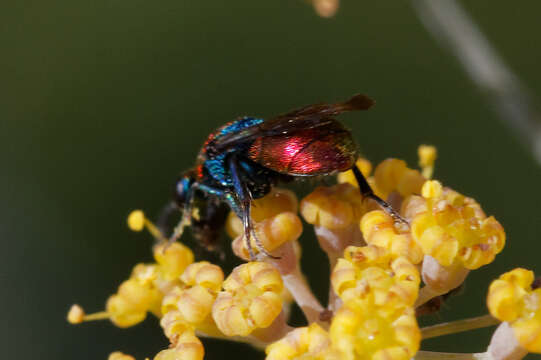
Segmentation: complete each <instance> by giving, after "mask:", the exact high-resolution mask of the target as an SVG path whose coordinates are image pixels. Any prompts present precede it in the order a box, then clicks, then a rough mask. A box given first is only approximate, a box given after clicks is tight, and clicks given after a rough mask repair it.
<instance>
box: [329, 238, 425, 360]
mask: <svg viewBox="0 0 541 360" xmlns="http://www.w3.org/2000/svg"><path fill="white" fill-rule="evenodd" d="M331 281H332V286H333V289H334V291H335V292H336V293H337V294H338V296H339V297H340V298H341V299H342V301H343V303H344V304H343V306H342V307H341V308H340V309H339V310H338V312H337V314H336V315H335V316H334V318H333V320H332V323H331V328H330V336H331V340H332V344H333V346H334V348H335V349H336V350H337V351H339V352H340V354H341V356H342V357H341V358H343V359H351V360H354V359H366V360H383V359H394V360H398V359H400V360H406V359H410V358H412V357H413V356H414V355H415V353H416V352H417V350H418V348H419V343H420V341H421V335H420V331H419V328H418V326H417V321H416V319H415V314H414V313H415V312H414V310H413V307H412V306H413V304H414V302H415V300H416V298H417V293H418V290H419V283H420V276H419V271H418V270H417V268H416V267H415V266H414V265H413V264H412V263H411V262H410V261H409V260H408V259H407V258H405V257H393V256H392V254H391V253H390V252H388V251H387V250H386V249H385V248H383V247H379V246H376V245H368V246H364V247H355V246H350V247H348V248H347V249H346V250H345V251H344V258H341V259H339V260H338V263H337V264H336V266H335V268H334V270H333V272H332V275H331Z"/></svg>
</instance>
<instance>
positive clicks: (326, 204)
mask: <svg viewBox="0 0 541 360" xmlns="http://www.w3.org/2000/svg"><path fill="white" fill-rule="evenodd" d="M363 213H364V211H363V208H362V198H361V195H360V194H359V190H358V189H356V188H354V187H352V186H351V185H349V184H347V183H345V184H338V185H335V186H331V187H323V186H320V187H317V188H316V189H315V190H314V191H313V192H312V193H311V194H309V195H308V196H306V197H305V198H304V199H303V200H302V201H301V214H302V216H303V217H304V219H305V220H306V222H308V223H309V224H312V225H315V226H321V227H324V228H328V229H344V228H346V227H348V226H349V225H351V224H353V223H356V222H358V221H359V219H360V217H361V215H362V214H363Z"/></svg>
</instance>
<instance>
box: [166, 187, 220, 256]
mask: <svg viewBox="0 0 541 360" xmlns="http://www.w3.org/2000/svg"><path fill="white" fill-rule="evenodd" d="M196 190H199V191H202V192H204V193H207V194H212V195H216V196H218V197H222V196H224V191H223V190H220V189H217V188H214V187H211V186H207V185H203V184H199V183H194V184H193V185H192V186H190V189H189V190H188V193H187V194H186V202H185V203H184V209H183V211H182V218H181V220H180V222H179V223H178V225H177V226H176V227H175V229H174V230H173V234H172V235H171V236H170V237H169V240H168V243H169V244H168V246H169V245H171V244H172V243H174V242H175V241H177V240H178V239H179V238H180V237H181V236H182V233H183V232H184V228H185V227H186V226H188V225H190V224H191V222H192V204H193V197H194V194H195V192H196Z"/></svg>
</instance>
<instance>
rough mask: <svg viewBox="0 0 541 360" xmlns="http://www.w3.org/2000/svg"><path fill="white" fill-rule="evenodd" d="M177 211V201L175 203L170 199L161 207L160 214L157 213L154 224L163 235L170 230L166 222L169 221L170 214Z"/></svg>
mask: <svg viewBox="0 0 541 360" xmlns="http://www.w3.org/2000/svg"><path fill="white" fill-rule="evenodd" d="M177 211H178V212H180V209H179V207H178V205H177V203H175V202H174V201H170V202H168V203H167V204H166V205H165V206H164V207H163V208H162V210H161V211H160V214H159V215H158V220H156V226H157V227H158V229H159V230H160V231H161V232H162V234H164V235H165V236H167V235H166V234H167V233H169V231H171V228H170V227H169V226H168V225H167V223H168V222H169V218H170V217H171V215H173V213H175V212H177Z"/></svg>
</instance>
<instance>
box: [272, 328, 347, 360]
mask: <svg viewBox="0 0 541 360" xmlns="http://www.w3.org/2000/svg"><path fill="white" fill-rule="evenodd" d="M265 352H266V353H267V357H266V358H265V359H266V360H301V359H310V360H329V359H331V358H336V359H339V357H337V355H338V354H336V353H335V354H332V353H333V349H332V348H331V339H330V338H329V334H328V333H327V332H326V331H325V330H323V329H322V328H321V327H320V326H319V325H318V324H317V323H312V324H311V325H310V326H305V327H300V328H296V329H295V330H293V331H291V332H289V333H288V334H287V335H286V336H285V337H283V338H282V339H280V340H278V341H276V342H274V343H272V344H270V345H269V346H267V348H266V349H265Z"/></svg>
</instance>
